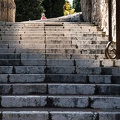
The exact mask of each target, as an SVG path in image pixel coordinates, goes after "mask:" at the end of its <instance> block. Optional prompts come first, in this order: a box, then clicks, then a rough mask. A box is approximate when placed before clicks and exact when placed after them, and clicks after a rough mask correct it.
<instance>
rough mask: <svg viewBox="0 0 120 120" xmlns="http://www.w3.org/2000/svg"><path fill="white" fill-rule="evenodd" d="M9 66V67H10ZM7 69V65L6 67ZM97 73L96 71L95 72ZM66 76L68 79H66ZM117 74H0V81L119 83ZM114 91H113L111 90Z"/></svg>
mask: <svg viewBox="0 0 120 120" xmlns="http://www.w3.org/2000/svg"><path fill="white" fill-rule="evenodd" d="M10 68H11V67H10ZM6 69H8V67H6ZM11 70H12V68H11ZM96 74H97V73H96ZM67 78H68V79H67ZM119 78H120V76H119V75H114V76H112V75H100V73H98V75H95V74H94V75H91V73H88V74H87V73H86V74H84V75H83V74H46V75H45V74H4V73H3V74H2V73H1V74H0V83H24V82H25V83H33V82H34V83H43V82H44V83H81V84H84V83H89V84H113V85H114V84H119V83H120V81H119ZM113 92H114V91H113Z"/></svg>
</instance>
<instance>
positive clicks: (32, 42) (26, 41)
mask: <svg viewBox="0 0 120 120" xmlns="http://www.w3.org/2000/svg"><path fill="white" fill-rule="evenodd" d="M34 43H36V44H45V41H44V40H34V41H30V40H1V41H0V44H34Z"/></svg>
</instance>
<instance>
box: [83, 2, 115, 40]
mask: <svg viewBox="0 0 120 120" xmlns="http://www.w3.org/2000/svg"><path fill="white" fill-rule="evenodd" d="M81 8H82V13H83V19H84V21H86V22H88V21H89V22H90V21H91V22H93V23H95V24H96V25H99V26H100V28H101V29H103V31H105V32H106V34H108V24H109V23H108V0H81ZM112 10H113V12H112V25H113V26H112V28H113V39H114V40H116V1H115V0H112Z"/></svg>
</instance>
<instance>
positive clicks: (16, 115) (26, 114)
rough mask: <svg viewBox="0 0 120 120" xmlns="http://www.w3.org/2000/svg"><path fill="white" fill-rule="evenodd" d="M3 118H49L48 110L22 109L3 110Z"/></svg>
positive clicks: (15, 119) (12, 119)
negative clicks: (15, 110) (17, 110)
mask: <svg viewBox="0 0 120 120" xmlns="http://www.w3.org/2000/svg"><path fill="white" fill-rule="evenodd" d="M2 114H3V117H2V120H49V117H48V112H39V111H20V112H12V111H6V112H3V113H2Z"/></svg>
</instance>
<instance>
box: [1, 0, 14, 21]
mask: <svg viewBox="0 0 120 120" xmlns="http://www.w3.org/2000/svg"><path fill="white" fill-rule="evenodd" d="M15 12H16V5H15V2H14V0H0V21H9V22H15Z"/></svg>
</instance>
